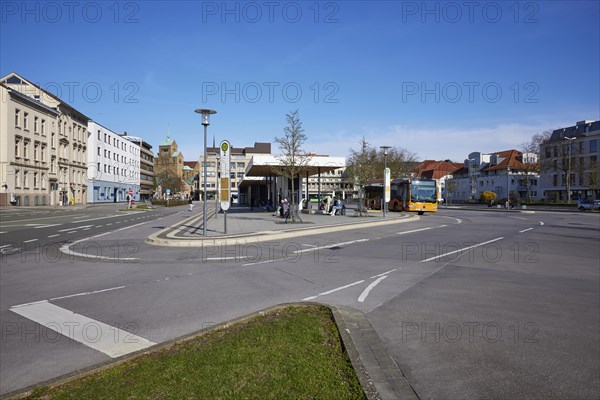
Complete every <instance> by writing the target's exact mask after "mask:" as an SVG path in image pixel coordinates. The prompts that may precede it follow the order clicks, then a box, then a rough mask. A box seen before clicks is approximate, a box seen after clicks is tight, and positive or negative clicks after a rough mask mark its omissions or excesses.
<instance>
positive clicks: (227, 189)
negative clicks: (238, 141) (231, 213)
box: [219, 140, 231, 211]
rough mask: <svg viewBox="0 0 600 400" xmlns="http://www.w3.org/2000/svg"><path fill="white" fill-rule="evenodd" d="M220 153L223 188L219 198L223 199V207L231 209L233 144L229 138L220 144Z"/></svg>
mask: <svg viewBox="0 0 600 400" xmlns="http://www.w3.org/2000/svg"><path fill="white" fill-rule="evenodd" d="M219 155H220V159H221V171H220V172H221V181H220V182H219V183H220V184H221V190H220V193H219V198H220V199H221V209H222V210H223V211H227V210H229V206H230V205H231V203H230V201H231V178H230V173H231V166H230V165H231V145H230V144H229V142H228V141H227V140H223V141H222V142H221V145H220V146H219Z"/></svg>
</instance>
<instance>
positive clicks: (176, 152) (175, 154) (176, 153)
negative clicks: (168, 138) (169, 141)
mask: <svg viewBox="0 0 600 400" xmlns="http://www.w3.org/2000/svg"><path fill="white" fill-rule="evenodd" d="M171 157H179V151H177V150H175V151H174V152H173V155H172V156H171Z"/></svg>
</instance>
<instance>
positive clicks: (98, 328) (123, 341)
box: [10, 300, 156, 358]
mask: <svg viewBox="0 0 600 400" xmlns="http://www.w3.org/2000/svg"><path fill="white" fill-rule="evenodd" d="M10 310H11V311H12V312H14V313H16V314H19V315H21V316H23V317H25V318H27V319H30V320H32V321H34V322H37V323H38V324H40V325H42V326H44V327H46V328H47V329H51V330H53V331H55V332H58V333H60V334H62V335H64V336H66V337H68V338H69V339H72V340H75V341H78V342H79V343H82V344H84V345H86V346H88V347H91V348H92V349H94V350H98V351H100V352H102V353H104V354H106V355H108V356H109V357H111V358H116V357H120V356H122V355H125V354H129V353H132V352H134V351H138V350H142V349H145V348H147V347H150V346H153V345H155V344H156V343H154V342H151V341H149V340H148V339H144V338H143V337H141V336H137V335H134V334H132V333H130V332H127V331H125V330H122V329H119V328H116V327H114V326H111V325H108V324H105V323H104V322H100V321H96V320H94V319H91V318H89V317H86V316H84V315H81V314H76V313H74V312H73V311H71V310H67V309H66V308H62V307H59V306H57V305H54V304H51V303H49V302H48V301H46V300H45V301H42V302H38V303H32V304H25V305H20V306H14V307H11V309H10Z"/></svg>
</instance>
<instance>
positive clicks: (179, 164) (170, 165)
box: [154, 135, 190, 197]
mask: <svg viewBox="0 0 600 400" xmlns="http://www.w3.org/2000/svg"><path fill="white" fill-rule="evenodd" d="M183 160H184V159H183V154H182V153H181V152H180V151H179V147H178V146H177V142H176V141H175V140H173V139H171V137H170V136H168V135H167V137H166V138H165V140H163V141H162V142H161V143H160V144H159V145H158V154H157V156H156V157H154V176H155V177H156V183H157V185H158V190H157V193H156V194H157V196H158V197H164V196H165V195H166V194H167V190H168V191H169V194H170V195H172V196H175V195H182V196H187V195H189V193H190V185H189V184H188V183H186V181H185V178H184V174H185V173H186V171H187V169H188V168H186V166H185V164H184V163H183Z"/></svg>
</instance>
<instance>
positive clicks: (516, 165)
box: [482, 150, 538, 171]
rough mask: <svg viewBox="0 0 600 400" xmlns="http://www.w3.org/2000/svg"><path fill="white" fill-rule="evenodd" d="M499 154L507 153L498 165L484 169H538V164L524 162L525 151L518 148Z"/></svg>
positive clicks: (484, 169)
mask: <svg viewBox="0 0 600 400" xmlns="http://www.w3.org/2000/svg"><path fill="white" fill-rule="evenodd" d="M496 154H498V155H499V156H503V154H505V156H504V157H505V158H504V159H503V160H502V161H500V162H499V163H498V164H496V165H492V166H490V167H486V168H483V169H482V171H498V170H505V169H507V168H511V169H520V170H532V169H536V168H537V166H538V164H537V163H536V164H525V163H523V153H521V152H520V151H518V150H506V151H502V152H499V153H496Z"/></svg>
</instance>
